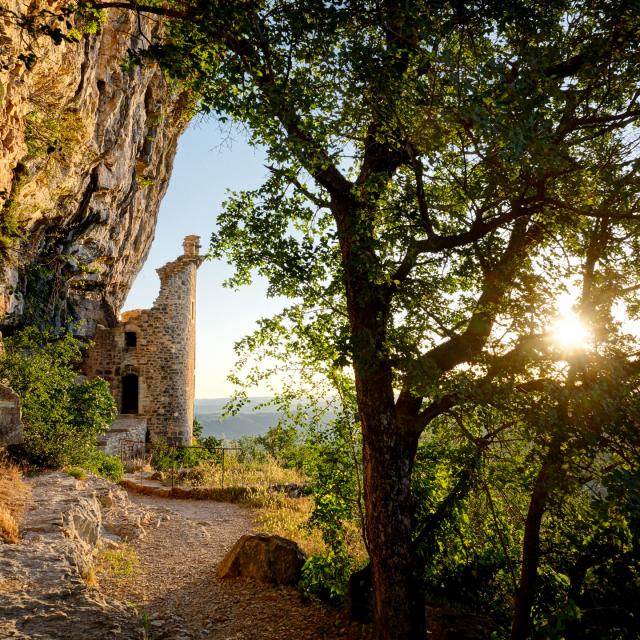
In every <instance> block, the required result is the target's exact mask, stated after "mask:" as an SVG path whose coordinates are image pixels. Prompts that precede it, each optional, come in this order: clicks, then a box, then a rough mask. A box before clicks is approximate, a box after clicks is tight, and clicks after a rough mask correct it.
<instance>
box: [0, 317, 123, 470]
mask: <svg viewBox="0 0 640 640" xmlns="http://www.w3.org/2000/svg"><path fill="white" fill-rule="evenodd" d="M83 346H84V345H83V343H81V342H80V341H79V340H77V339H75V338H74V337H73V336H71V335H70V334H59V335H56V334H53V333H52V332H51V331H40V330H38V329H36V328H34V327H27V328H25V329H23V330H22V331H20V332H18V333H16V334H15V335H14V336H11V337H9V338H7V339H6V340H5V353H4V355H2V356H1V357H0V379H2V380H3V381H5V382H6V383H7V384H8V385H9V386H10V387H11V388H12V389H13V390H14V391H15V392H16V393H17V394H18V395H19V396H20V399H21V403H22V417H23V422H24V440H25V442H24V455H25V457H26V459H27V460H28V461H29V462H30V463H32V464H36V465H39V466H43V467H63V466H68V465H77V466H83V465H84V464H86V463H89V462H90V461H91V460H92V459H93V457H94V455H95V452H96V439H97V437H98V436H99V435H100V434H102V433H105V432H106V431H107V429H108V428H109V425H110V423H111V422H112V421H113V419H114V418H115V415H116V411H115V405H114V402H113V399H112V397H111V394H110V392H109V385H108V383H107V382H106V381H104V380H101V379H99V378H98V379H95V380H85V381H80V380H78V374H77V372H76V370H75V367H76V366H77V364H78V363H79V361H80V358H81V350H82V348H83Z"/></svg>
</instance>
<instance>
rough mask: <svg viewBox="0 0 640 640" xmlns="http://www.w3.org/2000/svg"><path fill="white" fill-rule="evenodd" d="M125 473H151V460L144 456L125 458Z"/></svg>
mask: <svg viewBox="0 0 640 640" xmlns="http://www.w3.org/2000/svg"><path fill="white" fill-rule="evenodd" d="M124 470H125V473H139V472H143V473H151V472H152V471H153V467H152V466H151V460H150V459H149V458H146V457H140V458H132V459H131V460H126V461H125V463H124Z"/></svg>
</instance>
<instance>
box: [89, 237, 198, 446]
mask: <svg viewBox="0 0 640 640" xmlns="http://www.w3.org/2000/svg"><path fill="white" fill-rule="evenodd" d="M199 240H200V238H199V237H198V236H187V237H186V238H185V239H184V242H183V248H184V253H183V255H181V256H180V257H179V258H178V259H177V260H174V261H173V262H169V263H168V264H166V265H164V267H160V268H159V269H158V270H157V271H158V275H159V276H160V294H159V295H158V297H157V298H156V300H155V302H154V304H153V307H152V308H151V309H137V310H135V311H127V312H125V313H123V314H122V315H121V320H120V321H119V322H118V324H117V325H116V326H115V327H104V326H98V328H97V330H96V335H95V338H94V345H93V346H92V347H91V349H90V350H89V352H88V353H87V356H86V359H85V362H84V373H85V375H87V376H89V377H96V376H99V377H101V378H104V379H105V380H107V381H108V382H109V384H110V387H111V393H112V394H113V397H114V400H115V401H116V403H117V405H118V411H119V415H118V418H117V419H116V421H115V422H114V423H113V425H112V426H111V429H110V430H109V432H108V433H107V434H106V436H105V437H104V438H103V439H102V441H101V442H100V444H101V446H102V447H103V448H104V449H105V450H106V451H107V453H111V454H116V455H118V454H122V453H123V452H124V450H125V449H128V450H130V449H131V448H132V446H134V445H135V444H136V443H139V444H140V445H142V444H143V443H144V442H145V441H148V440H150V441H152V442H153V441H157V440H159V439H161V440H164V441H166V442H167V443H169V444H174V445H190V444H191V438H192V432H193V404H194V395H195V376H194V370H195V339H196V325H195V321H196V274H197V270H198V267H199V266H200V264H201V263H202V260H203V258H202V257H201V256H200V255H199V250H200V244H199Z"/></svg>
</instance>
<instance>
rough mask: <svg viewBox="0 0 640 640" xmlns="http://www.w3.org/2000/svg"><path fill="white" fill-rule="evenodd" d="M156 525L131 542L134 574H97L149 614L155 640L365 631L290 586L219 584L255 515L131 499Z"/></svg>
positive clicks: (291, 638)
mask: <svg viewBox="0 0 640 640" xmlns="http://www.w3.org/2000/svg"><path fill="white" fill-rule="evenodd" d="M130 500H131V502H132V503H136V504H137V505H139V506H141V507H144V508H145V509H148V510H150V512H151V513H155V514H156V515H157V518H153V519H152V520H153V521H154V522H157V525H155V526H153V527H150V528H147V529H146V534H145V535H144V536H143V537H140V538H138V539H136V540H134V541H133V542H132V546H133V547H134V549H135V551H136V554H137V556H138V564H137V566H136V567H135V568H134V570H133V572H132V573H131V575H130V576H128V577H124V578H117V577H115V576H113V575H111V576H109V575H101V576H99V584H100V590H101V591H102V592H103V593H104V594H109V596H110V597H112V598H115V599H117V600H119V601H121V602H131V603H134V604H136V605H138V606H140V608H141V610H142V611H143V612H144V613H143V616H144V617H145V619H146V621H147V622H146V626H147V629H148V633H149V636H150V637H152V638H153V639H154V640H165V639H166V640H200V639H202V640H204V639H207V640H316V639H317V640H320V639H322V640H334V639H335V640H338V639H345V640H347V639H348V640H355V639H357V638H361V637H363V636H362V633H361V630H360V628H359V626H358V625H354V624H350V623H349V622H348V621H347V620H346V618H345V617H344V615H343V614H340V613H339V612H336V611H333V610H328V609H325V608H323V607H321V606H319V605H317V604H313V603H310V602H304V601H303V600H302V599H301V597H300V594H299V592H298V591H297V590H296V589H293V588H286V587H271V586H268V585H263V584H258V583H254V582H251V581H248V580H243V579H232V580H230V579H226V580H220V579H219V578H217V576H216V573H215V570H216V567H217V565H218V563H219V562H220V560H221V559H222V558H223V556H224V554H225V553H226V552H227V551H228V550H229V549H230V548H231V547H232V546H233V544H234V543H235V542H236V540H237V539H238V538H239V537H240V536H241V535H242V534H243V533H247V532H249V531H250V530H251V513H250V511H249V510H247V509H245V508H243V507H241V506H238V505H234V504H228V503H222V502H211V501H195V500H176V499H166V498H157V497H152V496H140V495H135V494H131V495H130Z"/></svg>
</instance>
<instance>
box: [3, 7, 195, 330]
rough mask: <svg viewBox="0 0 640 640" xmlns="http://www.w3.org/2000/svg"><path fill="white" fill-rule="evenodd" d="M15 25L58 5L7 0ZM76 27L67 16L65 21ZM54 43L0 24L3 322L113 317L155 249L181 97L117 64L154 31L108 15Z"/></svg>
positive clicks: (91, 322)
mask: <svg viewBox="0 0 640 640" xmlns="http://www.w3.org/2000/svg"><path fill="white" fill-rule="evenodd" d="M5 3H6V5H7V6H8V8H9V10H10V11H11V12H13V13H14V14H15V16H18V17H19V16H21V15H24V12H25V11H26V10H27V9H26V7H27V6H29V11H34V7H35V8H37V7H38V5H41V7H49V8H52V9H54V10H55V9H56V8H57V7H58V6H60V5H55V3H52V2H47V0H35V1H34V2H30V3H28V5H27V3H25V2H23V0H8V1H7V0H4V2H3V5H4V4H5ZM74 19H75V18H72V21H73V20H74ZM74 28H76V29H77V33H78V34H79V35H78V37H79V38H80V41H79V42H77V43H73V42H62V43H61V44H59V45H55V44H54V43H53V41H52V39H51V38H50V37H47V36H41V37H39V38H38V39H37V40H36V41H35V46H34V50H35V54H36V62H35V64H34V65H33V66H32V67H31V68H30V69H28V68H27V66H28V65H25V63H24V61H23V60H20V59H19V55H20V54H21V53H22V54H23V56H24V51H25V44H24V32H23V30H21V29H20V28H18V27H17V26H16V25H15V20H11V19H8V18H7V14H6V13H5V15H4V18H2V17H0V211H1V216H2V217H1V219H0V254H1V255H0V325H3V326H5V327H6V326H8V325H11V324H16V323H19V322H21V321H27V322H28V321H31V320H32V316H33V315H34V314H42V313H46V314H47V316H48V320H50V321H52V322H54V323H58V324H60V323H67V322H69V321H72V320H73V318H74V317H76V318H80V319H83V320H85V321H86V322H85V326H84V329H82V331H81V332H83V333H88V334H92V333H93V329H94V327H95V324H96V323H97V322H100V323H102V324H106V325H110V324H112V323H113V321H114V320H115V316H116V313H117V312H118V310H119V309H120V307H121V305H122V303H123V302H124V299H125V297H126V295H127V292H128V291H129V288H130V286H131V284H132V281H133V279H134V278H135V276H136V274H137V273H138V271H139V270H140V268H141V266H142V265H143V263H144V261H145V258H146V256H147V253H148V251H149V248H150V245H151V242H152V240H153V235H154V230H155V226H156V219H157V215H158V208H159V204H160V200H161V198H162V196H163V195H164V192H165V190H166V187H167V182H168V179H169V176H170V173H171V166H172V162H173V158H174V155H175V151H176V142H177V139H178V136H179V135H180V133H181V132H182V131H183V129H184V127H185V126H186V124H187V119H188V116H187V109H186V100H185V97H184V95H182V94H181V93H180V92H179V91H178V90H177V89H176V88H175V87H172V86H170V85H169V84H168V82H167V80H166V79H165V77H164V75H163V73H162V71H161V70H160V69H159V68H158V67H157V66H156V65H154V64H152V63H148V64H145V65H143V66H130V67H128V66H127V65H126V64H123V61H124V60H125V58H126V55H127V51H128V50H129V49H131V50H133V51H136V50H140V49H142V48H144V47H145V46H146V43H147V42H148V40H150V39H152V38H153V37H154V36H155V35H157V32H158V29H160V28H161V26H160V25H159V23H158V21H157V20H155V19H154V20H151V19H142V20H141V21H139V20H138V18H137V17H136V16H135V15H133V14H132V13H130V12H126V11H121V10H109V11H108V12H106V13H105V14H104V20H103V23H102V25H101V27H100V28H99V30H98V32H97V33H96V34H93V35H92V34H88V33H82V24H80V23H79V24H75V25H74Z"/></svg>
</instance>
